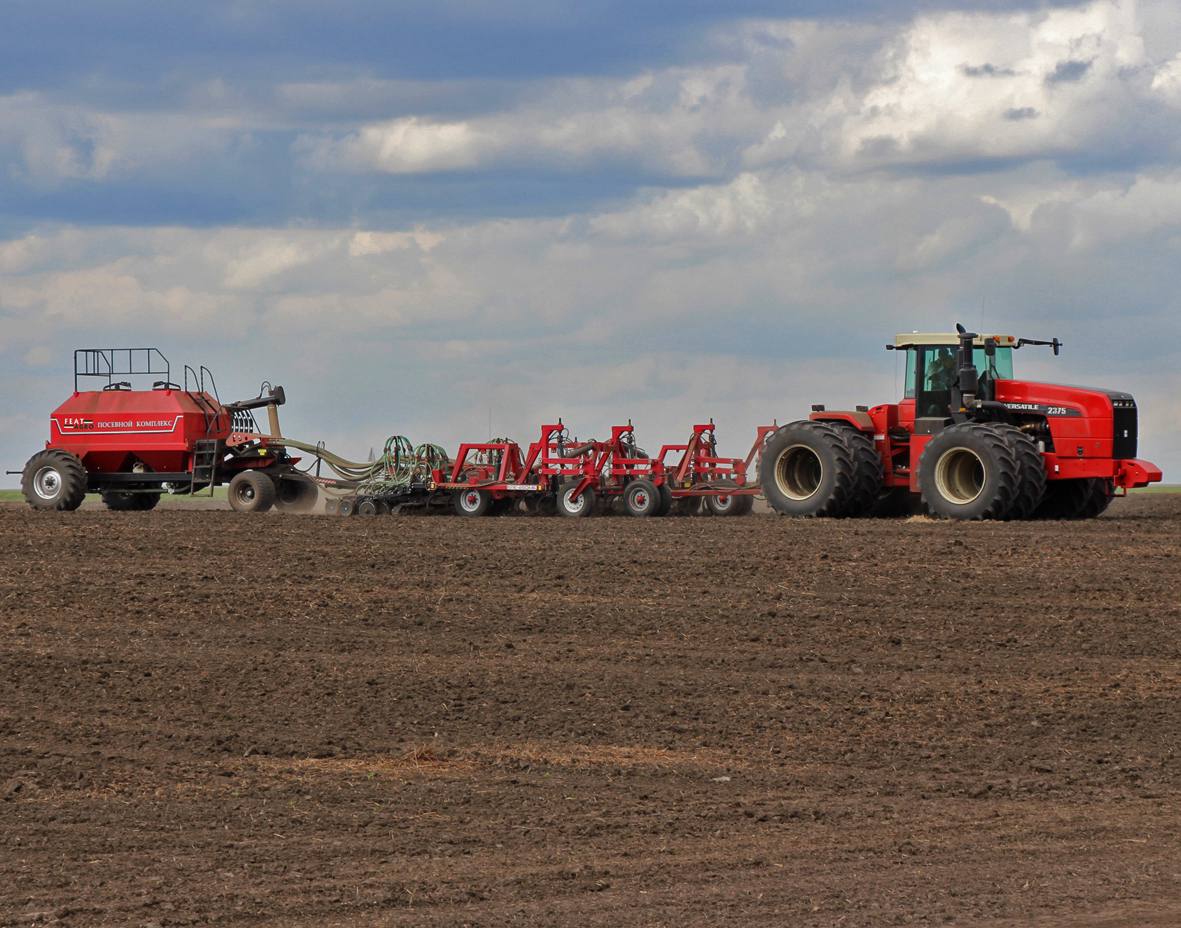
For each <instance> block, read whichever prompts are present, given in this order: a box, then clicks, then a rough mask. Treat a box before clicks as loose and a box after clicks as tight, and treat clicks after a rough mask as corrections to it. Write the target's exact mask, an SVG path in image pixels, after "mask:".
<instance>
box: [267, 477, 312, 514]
mask: <svg viewBox="0 0 1181 928" xmlns="http://www.w3.org/2000/svg"><path fill="white" fill-rule="evenodd" d="M276 484H277V486H276V492H275V508H277V509H279V510H280V511H282V512H311V511H312V510H313V509H315V508H316V501H317V500H318V499H319V498H320V489H319V487H317V486H316V484H315V481H313V480H312V479H311V478H309V477H305V476H304V475H303V474H298V473H293V474H284V475H283V476H282V477H280V478H279V479H278V480H277V481H276Z"/></svg>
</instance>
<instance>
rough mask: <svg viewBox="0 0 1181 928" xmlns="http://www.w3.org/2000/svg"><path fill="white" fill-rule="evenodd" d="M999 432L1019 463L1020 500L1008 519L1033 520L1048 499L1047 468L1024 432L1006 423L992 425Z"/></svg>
mask: <svg viewBox="0 0 1181 928" xmlns="http://www.w3.org/2000/svg"><path fill="white" fill-rule="evenodd" d="M988 425H989V426H990V427H991V428H994V429H996V431H997V432H998V433H999V434H1000V436H1001V437H1002V438H1003V439H1004V440H1005V443H1006V444H1007V445H1008V446H1009V450H1010V451H1012V452H1013V457H1015V458H1016V459H1017V475H1018V476H1017V498H1016V499H1014V500H1013V507H1012V508H1011V509H1010V510H1009V514H1008V515H1007V516H1006V517H1005V518H1007V519H1029V518H1032V516H1033V514H1034V512H1035V511H1036V510H1037V508H1038V506H1040V505H1041V504H1042V498H1043V497H1044V496H1045V495H1046V464H1045V461H1044V460H1043V458H1042V453H1041V452H1040V451H1038V450H1037V442H1035V441H1034V440H1033V439H1032V438H1030V437H1029V435H1027V434H1026V433H1025V432H1023V431H1021V429H1019V428H1017V427H1016V426H1013V425H1008V424H1007V423H1004V422H989V423H988Z"/></svg>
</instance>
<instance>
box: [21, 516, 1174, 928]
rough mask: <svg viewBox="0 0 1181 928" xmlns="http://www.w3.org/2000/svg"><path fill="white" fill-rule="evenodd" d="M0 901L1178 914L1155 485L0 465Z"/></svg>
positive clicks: (1167, 629) (477, 918) (1038, 918)
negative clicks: (869, 486) (600, 495)
mask: <svg viewBox="0 0 1181 928" xmlns="http://www.w3.org/2000/svg"><path fill="white" fill-rule="evenodd" d="M0 542H2V551H3V554H2V559H3V560H2V562H0V563H2V567H0V822H2V827H0V924H3V925H33V924H48V923H57V924H62V925H77V926H96V925H97V926H102V925H137V926H169V925H208V924H214V923H216V924H218V925H260V926H261V925H267V926H272V925H273V926H308V928H311V926H316V928H323V926H336V925H349V926H353V925H356V926H378V925H380V926H394V925H415V926H420V925H421V926H452V925H508V924H511V925H563V926H564V925H578V926H583V925H586V926H604V928H607V926H610V928H618V926H630V925H667V926H676V928H685V926H697V925H702V926H743V928H746V926H752V925H784V926H793V928H796V926H838V925H839V926H848V928H851V926H865V928H877V926H884V925H894V924H948V923H950V924H955V925H971V926H1002V925H1003V926H1051V925H1062V926H1066V925H1070V926H1076V925H1086V926H1104V928H1115V926H1127V928H1131V926H1146V925H1147V926H1160V928H1164V926H1174V925H1178V924H1181V759H1179V758H1178V756H1177V751H1178V748H1179V747H1181V702H1179V699H1178V697H1179V696H1181V640H1179V637H1178V629H1179V627H1181V566H1179V565H1181V560H1179V558H1181V497H1176V496H1140V497H1135V498H1132V499H1130V500H1126V501H1117V503H1116V504H1115V505H1113V506H1112V508H1111V509H1110V510H1109V512H1108V513H1107V514H1106V515H1105V516H1103V517H1102V518H1100V519H1097V520H1094V521H1092V522H1088V523H1075V524H1069V523H1040V524H1039V523H1021V524H971V525H967V524H946V523H937V522H931V521H926V520H910V521H848V522H833V521H792V520H787V519H780V518H777V517H774V516H768V515H762V516H760V515H756V516H751V517H748V518H745V519H718V518H713V519H709V518H688V519H685V518H682V519H654V520H638V519H627V518H598V519H590V520H562V519H558V518H550V519H539V518H497V519H479V520H462V519H459V518H454V517H451V518H448V517H441V516H440V517H434V518H415V517H402V518H397V517H385V518H381V519H374V520H362V519H351V520H345V519H330V518H325V517H295V516H285V515H282V514H270V515H266V516H239V515H237V514H235V513H231V512H228V511H226V512H200V511H184V510H180V509H170V510H164V509H161V510H158V511H155V512H150V513H106V512H102V511H82V512H77V513H72V514H67V515H47V514H34V513H32V512H29V511H27V510H26V509H24V508H22V507H20V506H4V507H0Z"/></svg>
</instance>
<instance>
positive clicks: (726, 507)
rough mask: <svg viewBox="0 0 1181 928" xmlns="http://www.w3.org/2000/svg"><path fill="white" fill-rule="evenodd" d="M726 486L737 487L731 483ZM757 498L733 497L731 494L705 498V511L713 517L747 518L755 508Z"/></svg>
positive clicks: (726, 482) (747, 496) (728, 482)
mask: <svg viewBox="0 0 1181 928" xmlns="http://www.w3.org/2000/svg"><path fill="white" fill-rule="evenodd" d="M725 484H726V485H729V486H737V484H732V483H730V481H725ZM754 504H755V498H754V497H753V496H750V495H749V494H744V495H741V496H733V495H730V494H725V495H719V496H707V497H705V511H706V512H708V513H709V514H710V515H711V516H745V515H749V514H750V511H751V509H753V508H754Z"/></svg>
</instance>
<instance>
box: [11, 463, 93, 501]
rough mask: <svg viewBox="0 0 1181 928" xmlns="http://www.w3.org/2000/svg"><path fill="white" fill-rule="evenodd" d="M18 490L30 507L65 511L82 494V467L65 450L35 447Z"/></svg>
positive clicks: (79, 498)
mask: <svg viewBox="0 0 1181 928" xmlns="http://www.w3.org/2000/svg"><path fill="white" fill-rule="evenodd" d="M21 492H22V493H23V494H24V496H25V500H26V501H27V502H28V504H29V505H30V506H32V507H33V508H34V509H42V510H57V511H58V512H69V511H71V510H74V509H77V508H78V507H79V506H81V505H82V500H83V499H85V498H86V468H85V467H83V466H82V462H81V461H80V460H78V458H77V457H75V456H74V455H72V454H70V453H69V452H68V451H53V450H50V451H39V452H37V454H34V455H33V456H32V457H31V458H29V462H28V463H27V464H26V465H25V469H24V471H22V473H21Z"/></svg>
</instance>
